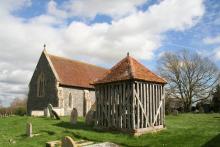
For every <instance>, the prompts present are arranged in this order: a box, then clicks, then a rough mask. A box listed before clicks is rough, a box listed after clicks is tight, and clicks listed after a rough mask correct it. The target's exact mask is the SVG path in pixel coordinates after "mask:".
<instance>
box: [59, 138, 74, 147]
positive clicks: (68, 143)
mask: <svg viewBox="0 0 220 147" xmlns="http://www.w3.org/2000/svg"><path fill="white" fill-rule="evenodd" d="M62 147H76V143H75V142H74V141H73V139H72V138H71V137H69V136H65V137H64V138H63V139H62Z"/></svg>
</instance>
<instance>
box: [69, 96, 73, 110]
mask: <svg viewBox="0 0 220 147" xmlns="http://www.w3.org/2000/svg"><path fill="white" fill-rule="evenodd" d="M72 105H73V99H72V94H71V93H70V94H69V107H70V108H71V107H72Z"/></svg>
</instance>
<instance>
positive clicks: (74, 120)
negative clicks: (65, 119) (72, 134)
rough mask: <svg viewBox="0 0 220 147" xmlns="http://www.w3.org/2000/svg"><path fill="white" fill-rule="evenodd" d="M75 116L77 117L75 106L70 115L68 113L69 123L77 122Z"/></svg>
mask: <svg viewBox="0 0 220 147" xmlns="http://www.w3.org/2000/svg"><path fill="white" fill-rule="evenodd" d="M77 118H78V112H77V109H76V108H73V110H72V112H71V115H70V123H71V124H76V123H77Z"/></svg>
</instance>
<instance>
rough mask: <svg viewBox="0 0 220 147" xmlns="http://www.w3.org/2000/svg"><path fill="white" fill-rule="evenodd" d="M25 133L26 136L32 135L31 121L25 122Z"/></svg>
mask: <svg viewBox="0 0 220 147" xmlns="http://www.w3.org/2000/svg"><path fill="white" fill-rule="evenodd" d="M26 134H27V136H28V137H32V136H33V135H32V124H31V123H27V125H26Z"/></svg>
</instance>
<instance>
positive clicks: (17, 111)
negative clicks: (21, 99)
mask: <svg viewBox="0 0 220 147" xmlns="http://www.w3.org/2000/svg"><path fill="white" fill-rule="evenodd" d="M26 113H27V110H26V108H25V107H17V108H14V114H15V115H20V116H24V115H26Z"/></svg>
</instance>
